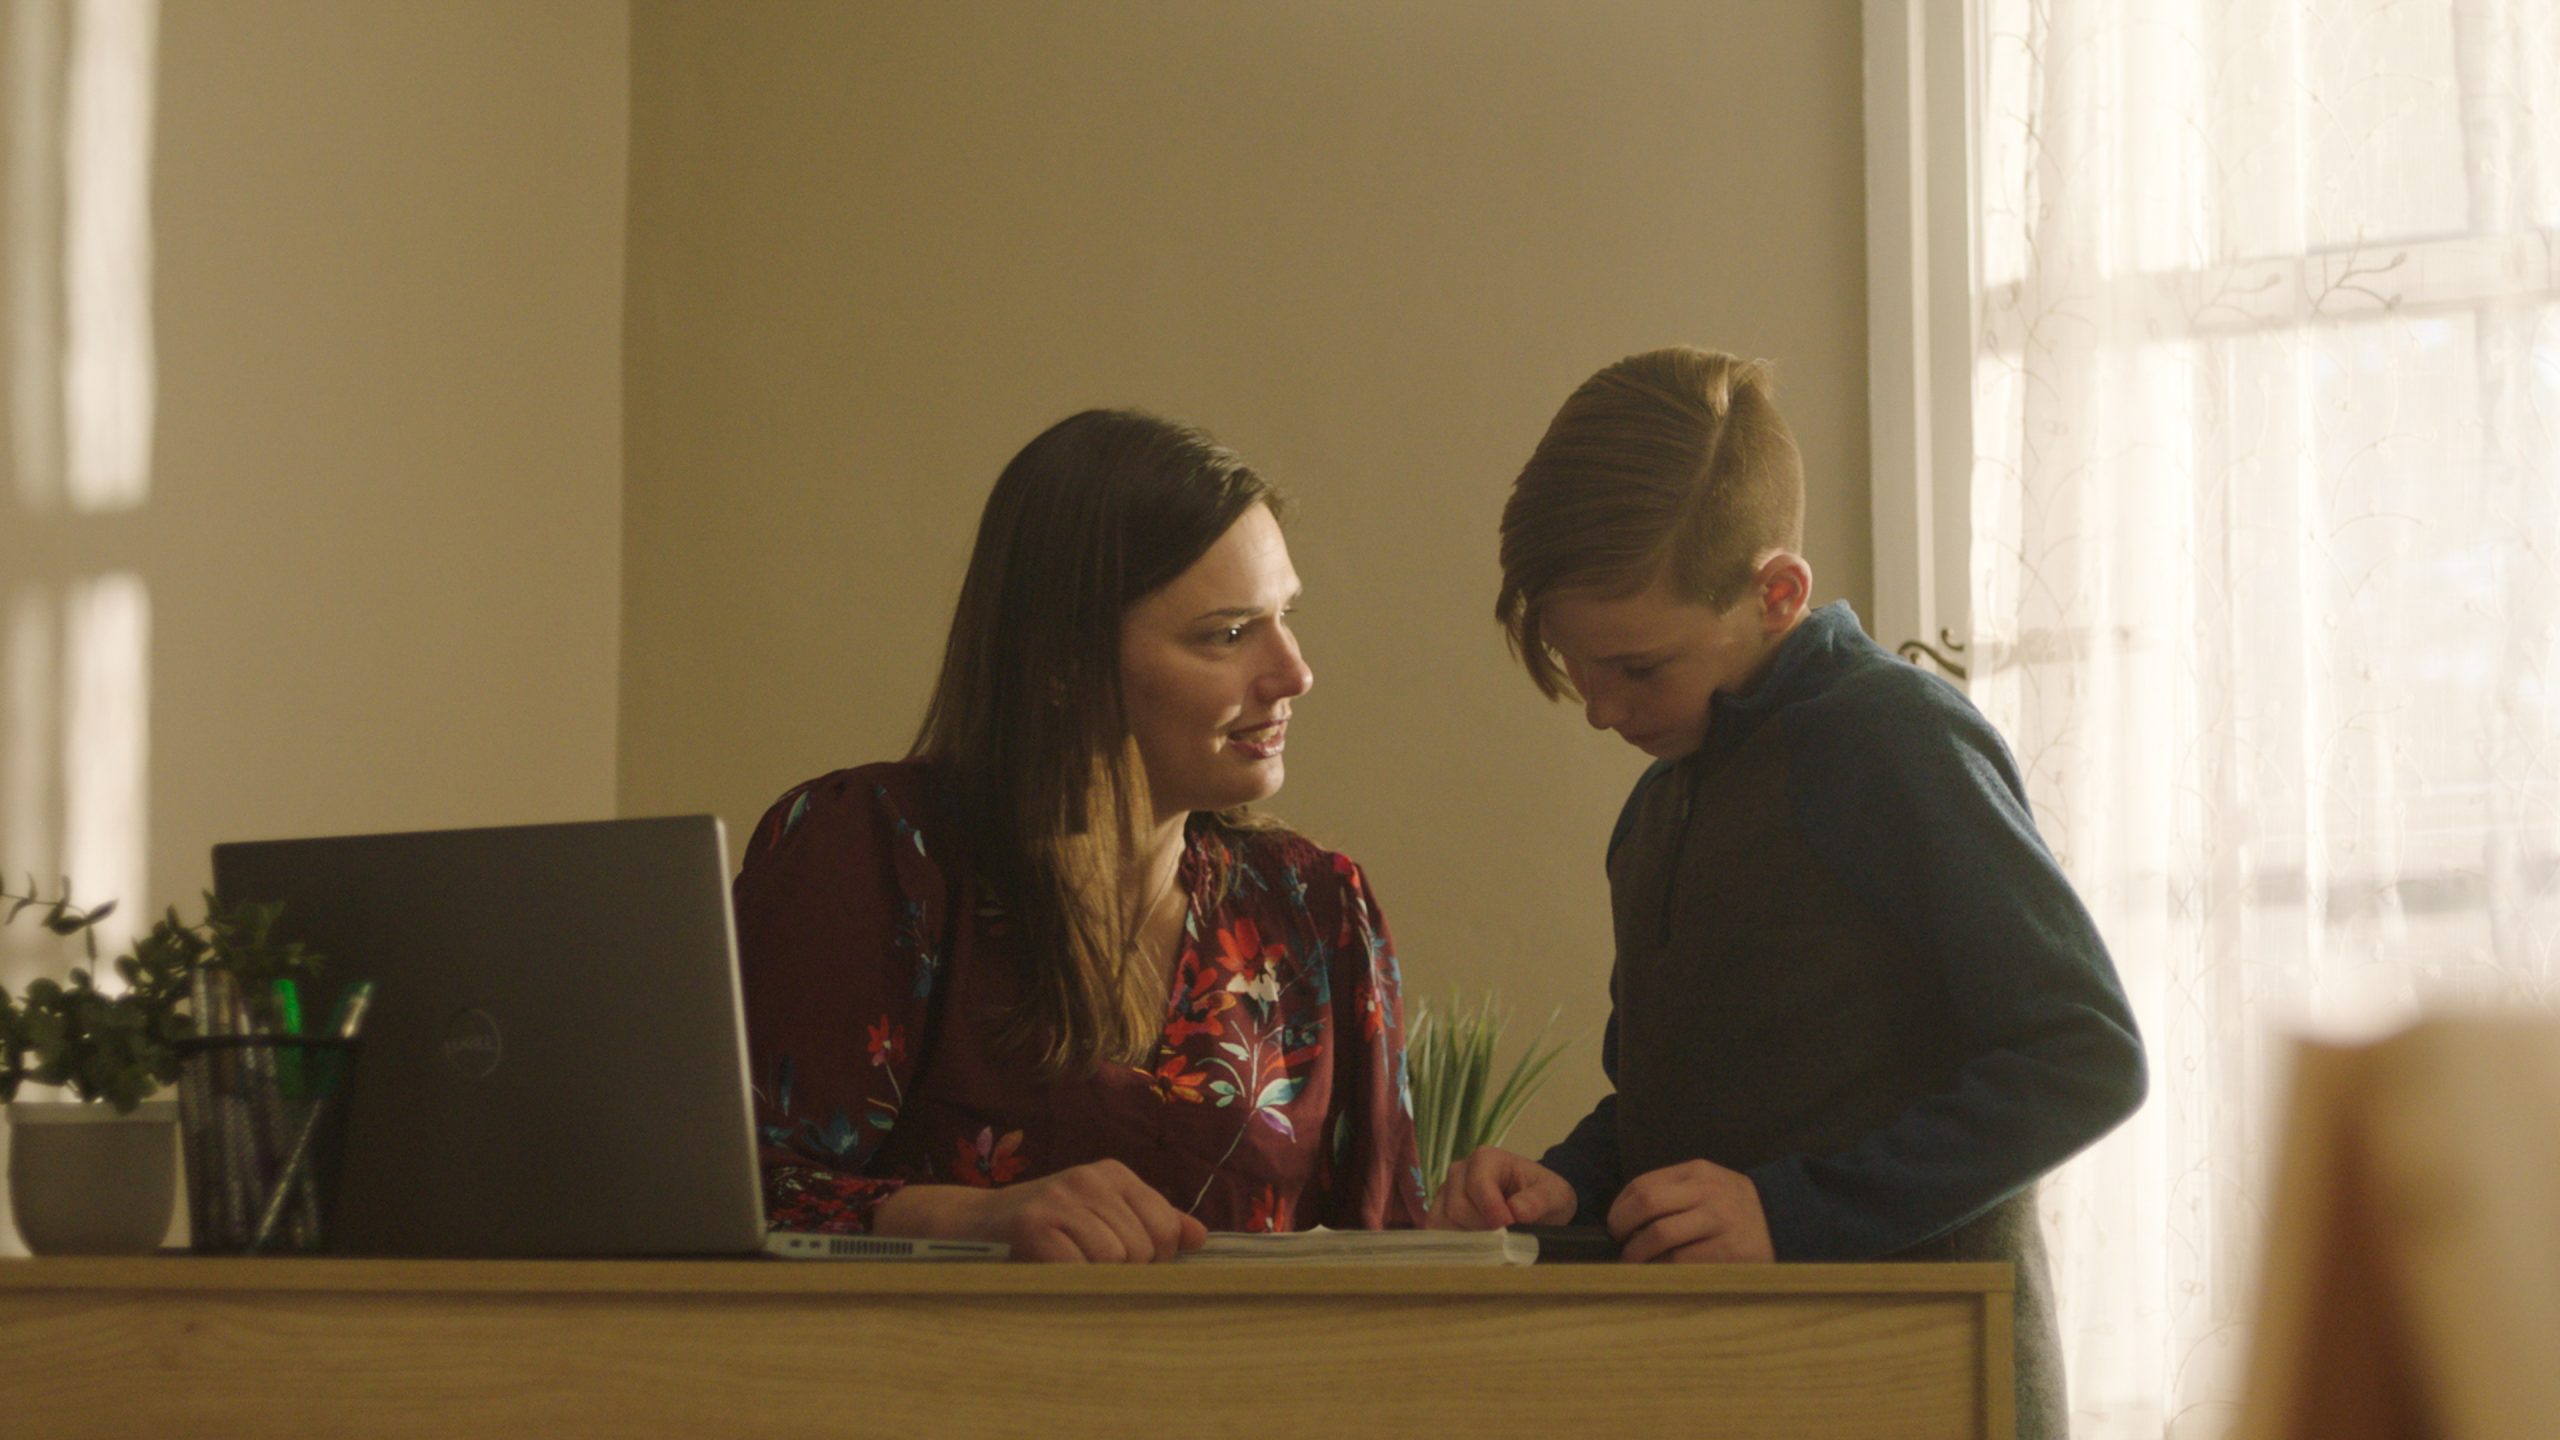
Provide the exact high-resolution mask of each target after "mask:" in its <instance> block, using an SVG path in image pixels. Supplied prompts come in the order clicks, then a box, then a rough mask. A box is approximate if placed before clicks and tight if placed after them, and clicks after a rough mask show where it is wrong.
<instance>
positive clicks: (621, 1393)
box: [0, 1256, 2013, 1440]
mask: <svg viewBox="0 0 2560 1440" xmlns="http://www.w3.org/2000/svg"><path fill="white" fill-rule="evenodd" d="M2011 1298H2012V1297H2011V1282H2010V1274H2009V1267H2007V1266H2005V1265H1786V1266H1765V1265H1764V1266H1734V1267H1709V1266H1690V1267H1668V1266H1662V1267H1642V1268H1638V1267H1619V1266H1612V1265H1576V1266H1542V1267H1535V1268H1523V1269H1504V1268H1498V1267H1482V1268H1479V1267H1473V1266H1460V1267H1443V1266H1380V1267H1363V1268H1345V1267H1335V1266H1325V1267H1294V1266H1293V1267H1286V1268H1282V1267H1272V1268H1245V1267H1240V1266H1223V1265H1222V1266H1209V1265H1198V1266H1185V1265H1171V1266H1147V1267H1126V1268H1105V1269H1084V1268H1065V1267H1052V1266H1032V1265H925V1266H906V1265H861V1264H832V1263H821V1262H811V1263H798V1262H790V1261H763V1260H696V1261H682V1260H677V1261H487V1262H471V1261H400V1260H292V1259H258V1260H241V1259H211V1258H204V1259H199V1258H195V1257H188V1256H170V1257H155V1258H145V1259H113V1260H111V1259H98V1260H74V1259H57V1260H0V1430H5V1432H6V1433H8V1434H11V1435H43V1436H59V1437H76V1436H87V1435H116V1436H130V1435H188V1436H222V1435H258V1436H284V1437H292V1440H300V1437H314V1440H317V1437H333V1436H428V1435H432V1436H450V1435H496V1436H514V1435H526V1436H575V1435H595V1436H613V1437H617V1440H619V1437H627V1436H640V1435H658V1434H684V1435H696V1436H723V1437H725V1436H732V1435H748V1434H831V1435H883V1436H939V1435H1040V1436H1081V1435H1098V1436H1110V1437H1114V1440H1149V1437H1168V1440H1170V1437H1178V1436H1193V1435H1214V1434H1217V1433H1220V1432H1225V1431H1233V1430H1238V1429H1244V1430H1252V1431H1261V1432H1266V1433H1290V1434H1299V1435H1309V1436H1327V1437H1330V1436H1336V1435H1398V1436H1424V1437H1431V1436H1445V1437H1452V1440H1456V1437H1467V1440H1472V1437H1479V1436H1506V1435H1521V1436H1536V1437H1538V1440H1556V1437H1560V1436H1572V1435H1607V1436H1626V1437H1634V1436H1652V1435H1682V1436H1688V1435H1716V1436H1772V1437H1779V1436H1783V1437H1786V1440H1820V1437H1830V1436H1889V1437H1893V1440H1930V1437H1937V1436H1947V1437H1956V1436H1964V1437H1991V1440H2008V1437H2009V1435H2010V1434H2011V1430H2012V1425H2013V1421H2012V1411H2013V1400H2012V1391H2011V1361H2012V1356H2011V1348H2010V1346H2011V1339H2010V1333H2011V1332H2010V1326H2011V1319H2010V1315H2011V1310H2010V1306H2011Z"/></svg>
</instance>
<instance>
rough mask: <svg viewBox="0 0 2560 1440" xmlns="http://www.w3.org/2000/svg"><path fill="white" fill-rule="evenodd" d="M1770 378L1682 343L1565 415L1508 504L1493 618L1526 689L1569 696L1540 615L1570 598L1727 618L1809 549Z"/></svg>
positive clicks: (1605, 383)
mask: <svg viewBox="0 0 2560 1440" xmlns="http://www.w3.org/2000/svg"><path fill="white" fill-rule="evenodd" d="M1771 390H1772V385H1771V381H1770V376H1769V366H1768V364H1767V362H1765V361H1759V360H1743V359H1740V358H1738V357H1735V356H1732V355H1727V354H1724V353H1722V352H1720V351H1713V350H1700V349H1696V348H1694V347H1692V346H1686V345H1679V346H1673V347H1672V348H1670V349H1667V350H1649V351H1646V352H1645V353H1644V354H1642V355H1630V356H1628V357H1627V358H1626V359H1624V360H1621V361H1619V362H1618V363H1617V364H1615V365H1612V366H1610V367H1609V368H1607V369H1605V370H1603V371H1601V372H1600V373H1599V374H1597V375H1594V376H1592V377H1591V378H1590V379H1588V380H1586V381H1584V382H1583V383H1582V386H1581V388H1580V389H1578V390H1575V391H1574V392H1573V394H1572V395H1571V396H1570V397H1568V398H1567V399H1566V400H1565V402H1564V407H1563V408H1562V409H1560V410H1558V411H1556V418H1555V420H1554V421H1553V422H1552V423H1550V424H1549V425H1548V426H1547V433H1546V437H1545V438H1544V439H1541V440H1540V441H1539V442H1538V448H1537V450H1536V451H1535V452H1534V453H1532V454H1531V455H1530V456H1529V463H1528V464H1526V465H1524V466H1522V467H1520V478H1519V479H1517V480H1515V481H1513V482H1512V485H1511V499H1510V502H1509V503H1508V504H1506V505H1504V506H1503V507H1502V594H1501V597H1500V598H1499V599H1497V600H1495V601H1494V607H1493V610H1494V617H1495V618H1496V619H1497V620H1499V621H1501V622H1502V628H1503V631H1504V633H1505V635H1506V636H1507V637H1508V638H1509V639H1510V641H1511V649H1512V652H1513V653H1514V654H1516V655H1518V656H1519V657H1520V661H1521V663H1522V664H1524V665H1526V666H1527V667H1528V669H1529V678H1530V679H1531V680H1533V681H1535V682H1536V683H1537V686H1538V688H1539V689H1540V690H1541V691H1543V692H1545V693H1546V694H1547V695H1548V696H1549V697H1550V698H1553V697H1557V696H1562V695H1564V694H1567V693H1569V692H1570V690H1571V688H1572V686H1571V682H1569V681H1568V680H1567V679H1566V677H1565V674H1564V669H1563V667H1562V665H1560V664H1559V663H1558V661H1557V659H1556V655H1555V652H1554V651H1552V650H1551V649H1549V648H1548V646H1547V643H1546V638H1545V635H1544V634H1543V632H1542V627H1541V616H1540V611H1541V609H1542V608H1543V607H1544V605H1545V604H1546V602H1547V600H1548V599H1549V598H1550V597H1552V596H1554V595H1555V594H1557V593H1558V592H1560V591H1568V590H1569V591H1577V592H1582V593H1586V594H1593V595H1598V596H1601V597H1603V598H1607V599H1618V598H1621V597H1624V596H1628V595H1634V594H1638V593H1640V592H1642V591H1644V590H1647V589H1649V588H1651V587H1652V586H1653V585H1655V584H1656V583H1657V582H1659V583H1660V584H1662V585H1663V586H1664V587H1665V588H1666V589H1668V590H1669V591H1670V593H1671V594H1673V595H1675V596H1677V597H1679V598H1680V599H1683V600H1689V601H1695V602H1697V603H1699V604H1702V605H1706V606H1708V607H1709V608H1711V609H1717V610H1722V609H1724V608H1726V607H1727V606H1729V605H1731V604H1732V603H1733V602H1734V601H1736V600H1738V599H1740V598H1742V597H1743V595H1744V594H1746V593H1747V592H1748V591H1749V589H1750V587H1751V583H1752V576H1753V575H1754V574H1755V573H1756V572H1757V570H1758V568H1759V565H1760V562H1761V560H1762V559H1764V558H1765V557H1766V556H1767V555H1769V553H1770V552H1772V551H1778V550H1785V551H1796V550H1800V549H1801V548H1802V546H1803V544H1804V461H1803V460H1802V458H1801V457H1799V456H1798V455H1797V453H1796V442H1795V437H1794V436H1793V435H1792V434H1790V433H1789V432H1788V430H1787V422H1786V421H1785V420H1784V419H1783V418H1781V417H1780V416H1779V414H1778V407H1777V404H1776V403H1775V401H1774V400H1773V399H1772V398H1771Z"/></svg>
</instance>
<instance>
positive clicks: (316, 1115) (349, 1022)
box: [248, 980, 373, 1255]
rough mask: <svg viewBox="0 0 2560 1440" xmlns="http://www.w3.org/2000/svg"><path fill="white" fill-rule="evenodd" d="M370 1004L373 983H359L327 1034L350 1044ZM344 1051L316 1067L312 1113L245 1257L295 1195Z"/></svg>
mask: <svg viewBox="0 0 2560 1440" xmlns="http://www.w3.org/2000/svg"><path fill="white" fill-rule="evenodd" d="M372 1003H373V982H372V981H370V980H358V981H356V982H355V983H354V984H352V985H349V986H348V987H347V988H346V990H345V991H344V992H343V993H341V994H340V995H339V996H338V1008H337V1010H336V1012H335V1013H333V1014H332V1015H331V1016H330V1017H329V1029H330V1033H331V1034H332V1035H334V1036H335V1037H336V1038H337V1039H339V1040H353V1039H355V1038H356V1036H357V1035H358V1034H360V1033H362V1032H363V1030H364V1012H365V1010H366V1008H367V1007H368V1006H370V1005H371V1004H372ZM345 1058H346V1057H345V1052H344V1051H330V1052H328V1053H327V1055H326V1056H325V1057H324V1059H325V1061H326V1063H325V1064H323V1065H321V1066H318V1067H316V1068H317V1069H318V1070H319V1071H320V1074H319V1076H318V1077H317V1079H318V1091H319V1093H318V1095H317V1096H316V1097H315V1098H314V1099H313V1100H312V1102H311V1113H310V1114H308V1115H306V1116H304V1117H303V1120H302V1129H301V1131H300V1132H299V1133H298V1134H296V1135H295V1136H294V1137H293V1149H292V1150H291V1151H290V1152H289V1153H287V1154H286V1156H285V1160H284V1169H283V1170H282V1171H280V1172H278V1174H277V1175H276V1188H275V1190H274V1192H273V1193H271V1194H269V1195H268V1196H267V1208H266V1213H265V1214H263V1215H260V1216H259V1217H258V1229H257V1233H255V1234H253V1235H251V1236H250V1237H249V1249H248V1253H249V1254H252V1255H255V1254H256V1253H258V1252H259V1251H260V1250H262V1249H264V1248H266V1243H267V1241H268V1239H269V1238H270V1237H272V1236H273V1235H274V1234H275V1232H276V1222H277V1221H279V1220H281V1219H283V1218H284V1207H285V1205H286V1203H287V1202H288V1200H289V1198H290V1197H291V1196H292V1194H293V1192H294V1187H295V1185H297V1184H298V1183H299V1182H300V1181H301V1178H302V1172H303V1171H304V1170H305V1169H306V1168H308V1166H309V1164H310V1160H311V1142H312V1139H313V1137H315V1136H317V1135H318V1134H319V1133H320V1120H321V1117H322V1116H323V1115H324V1114H325V1113H326V1112H327V1111H328V1108H329V1102H330V1100H331V1099H333V1098H335V1097H336V1095H337V1091H338V1078H339V1075H338V1072H339V1067H340V1065H341V1064H343V1063H344V1061H345Z"/></svg>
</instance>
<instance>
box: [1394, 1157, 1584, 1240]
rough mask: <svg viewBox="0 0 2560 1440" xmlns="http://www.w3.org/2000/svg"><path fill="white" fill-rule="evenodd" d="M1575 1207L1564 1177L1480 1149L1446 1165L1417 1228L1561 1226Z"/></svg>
mask: <svg viewBox="0 0 2560 1440" xmlns="http://www.w3.org/2000/svg"><path fill="white" fill-rule="evenodd" d="M1578 1203H1579V1202H1578V1201H1577V1200H1576V1199H1575V1197H1574V1193H1573V1187H1572V1186H1571V1185H1568V1184H1566V1183H1565V1179H1564V1177H1563V1176H1561V1175H1558V1174H1557V1173H1556V1172H1554V1171H1553V1170H1550V1169H1548V1168H1547V1167H1546V1166H1544V1165H1541V1164H1539V1163H1538V1162H1537V1161H1535V1160H1530V1159H1527V1158H1525V1157H1522V1156H1519V1155H1514V1154H1512V1153H1511V1152H1510V1151H1508V1150H1503V1149H1498V1148H1496V1147H1494V1146H1491V1145H1482V1146H1478V1147H1477V1148H1476V1152H1475V1153H1474V1154H1472V1155H1469V1156H1468V1157H1467V1158H1466V1159H1464V1160H1461V1161H1459V1162H1458V1163H1457V1164H1455V1165H1452V1166H1450V1167H1449V1174H1448V1178H1446V1179H1444V1180H1442V1181H1441V1182H1440V1189H1439V1191H1438V1192H1437V1193H1436V1194H1434V1195H1433V1196H1432V1197H1431V1213H1430V1215H1428V1216H1427V1217H1425V1218H1424V1220H1423V1222H1422V1225H1423V1228H1424V1229H1426V1230H1499V1229H1501V1228H1502V1227H1504V1226H1506V1225H1562V1224H1566V1223H1567V1222H1569V1221H1571V1220H1572V1219H1573V1212H1574V1207H1575V1206H1576V1205H1577V1204H1578Z"/></svg>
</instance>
